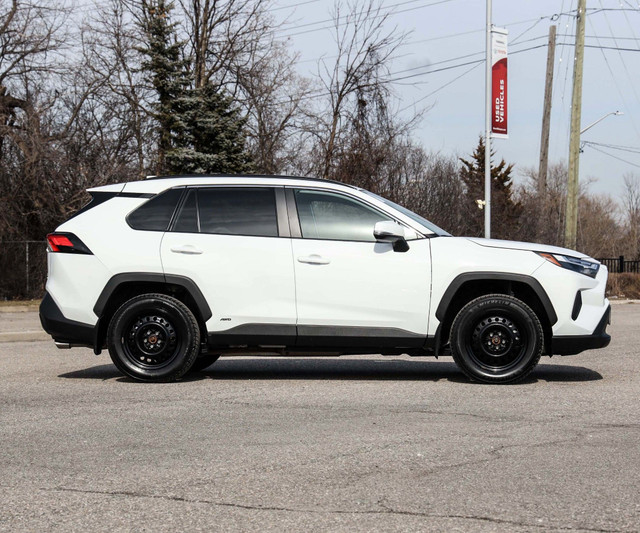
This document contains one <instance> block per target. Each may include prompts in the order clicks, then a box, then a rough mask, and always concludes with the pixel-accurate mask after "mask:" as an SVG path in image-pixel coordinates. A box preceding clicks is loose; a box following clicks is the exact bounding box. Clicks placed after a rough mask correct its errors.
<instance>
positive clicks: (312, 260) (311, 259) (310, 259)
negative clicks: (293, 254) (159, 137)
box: [298, 254, 331, 265]
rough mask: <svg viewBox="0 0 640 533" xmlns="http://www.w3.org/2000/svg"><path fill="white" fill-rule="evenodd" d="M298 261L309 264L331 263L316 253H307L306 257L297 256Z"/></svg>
mask: <svg viewBox="0 0 640 533" xmlns="http://www.w3.org/2000/svg"><path fill="white" fill-rule="evenodd" d="M298 262H299V263H308V264H310V265H328V264H329V263H331V261H330V260H329V259H326V258H324V257H322V256H320V255H318V254H311V255H307V256H306V257H305V256H303V257H298Z"/></svg>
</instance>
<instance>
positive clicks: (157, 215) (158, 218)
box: [127, 189, 184, 231]
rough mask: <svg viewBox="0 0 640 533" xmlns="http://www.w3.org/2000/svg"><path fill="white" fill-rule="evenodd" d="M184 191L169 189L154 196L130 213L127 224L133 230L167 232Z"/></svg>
mask: <svg viewBox="0 0 640 533" xmlns="http://www.w3.org/2000/svg"><path fill="white" fill-rule="evenodd" d="M182 191H184V189H169V190H168V191H165V192H163V193H162V194H159V195H158V196H154V197H153V198H151V200H149V201H148V202H146V203H144V204H142V205H141V206H140V207H138V209H136V210H135V211H133V212H132V213H129V216H128V217H127V222H128V223H129V225H130V226H131V227H132V228H133V229H143V230H151V231H166V229H167V227H168V226H169V222H171V217H172V216H173V212H174V210H175V208H176V205H177V204H178V200H180V197H181V196H182Z"/></svg>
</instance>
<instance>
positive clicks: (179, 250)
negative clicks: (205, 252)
mask: <svg viewBox="0 0 640 533" xmlns="http://www.w3.org/2000/svg"><path fill="white" fill-rule="evenodd" d="M171 251H172V252H173V253H174V254H186V255H200V254H201V253H202V250H200V249H198V248H196V247H195V246H193V245H192V244H184V245H182V246H174V247H173V248H171Z"/></svg>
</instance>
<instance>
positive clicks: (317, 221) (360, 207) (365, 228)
mask: <svg viewBox="0 0 640 533" xmlns="http://www.w3.org/2000/svg"><path fill="white" fill-rule="evenodd" d="M296 204H297V206H298V217H299V218H300V228H301V229H302V236H303V237H304V238H305V239H329V240H341V241H365V242H375V240H376V239H375V237H374V236H373V227H374V226H375V224H376V222H380V221H381V220H391V218H389V217H387V216H386V215H384V214H382V213H380V211H376V210H375V209H373V208H371V207H369V206H367V205H365V204H363V203H361V202H358V201H357V200H353V199H351V198H348V197H346V196H343V195H341V194H334V193H330V192H322V191H311V190H296Z"/></svg>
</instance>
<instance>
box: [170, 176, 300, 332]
mask: <svg viewBox="0 0 640 533" xmlns="http://www.w3.org/2000/svg"><path fill="white" fill-rule="evenodd" d="M278 206H280V209H281V210H282V209H284V210H285V215H284V216H281V217H279V216H278ZM161 255H162V263H163V268H164V272H165V274H173V275H180V276H186V277H188V278H190V279H191V280H193V281H194V282H195V283H196V284H197V285H198V287H199V288H200V290H201V291H202V293H203V295H204V297H205V298H206V300H207V302H208V304H209V307H210V308H211V311H212V312H213V316H212V317H211V319H210V320H209V321H208V322H207V329H208V332H209V333H210V334H211V333H214V334H218V335H226V336H227V337H224V338H223V337H220V339H221V343H222V342H227V341H228V342H230V343H234V341H233V338H231V337H235V336H237V338H238V339H244V342H242V344H247V343H248V342H247V341H248V339H253V340H254V341H255V342H256V343H262V342H266V341H268V340H271V341H272V342H274V343H278V342H282V343H292V342H293V340H294V338H295V322H296V308H295V287H294V272H293V260H292V251H291V240H290V238H289V229H288V223H287V221H286V207H285V204H284V189H283V188H282V187H259V186H251V187H241V186H217V187H197V188H191V189H189V190H188V192H187V194H186V196H185V198H184V200H183V203H182V206H181V207H180V208H179V210H178V214H177V216H176V219H175V220H174V222H173V224H172V227H171V228H170V231H169V232H167V233H165V235H164V237H163V239H162V245H161Z"/></svg>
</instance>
